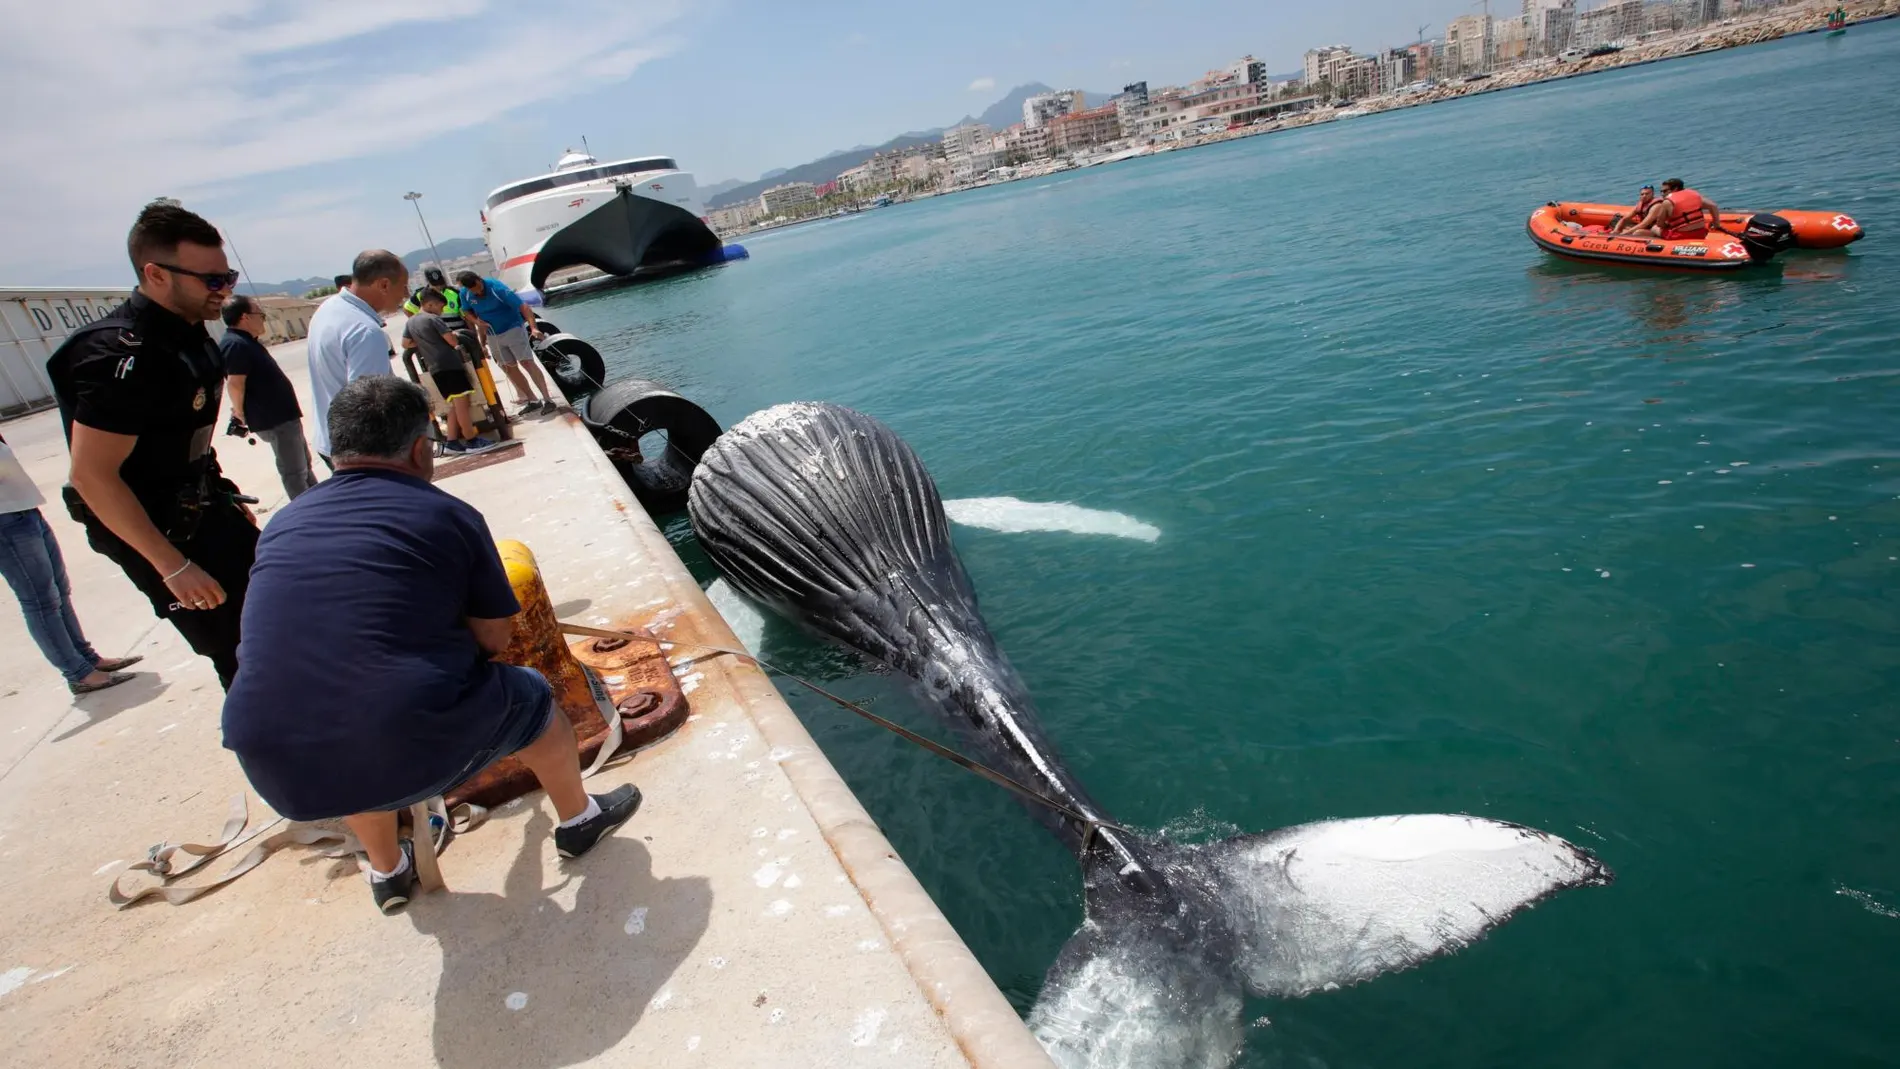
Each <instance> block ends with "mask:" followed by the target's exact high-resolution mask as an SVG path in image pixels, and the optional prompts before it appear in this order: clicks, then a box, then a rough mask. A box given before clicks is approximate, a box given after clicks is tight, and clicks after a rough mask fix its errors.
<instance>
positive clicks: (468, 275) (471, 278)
mask: <svg viewBox="0 0 1900 1069" xmlns="http://www.w3.org/2000/svg"><path fill="white" fill-rule="evenodd" d="M481 280H482V276H480V275H478V274H476V273H475V272H473V271H457V272H456V273H455V284H456V285H458V286H473V285H476V284H477V283H479V282H481Z"/></svg>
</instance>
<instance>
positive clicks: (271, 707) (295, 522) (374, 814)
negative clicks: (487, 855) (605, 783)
mask: <svg viewBox="0 0 1900 1069" xmlns="http://www.w3.org/2000/svg"><path fill="white" fill-rule="evenodd" d="M329 419H330V425H329V431H330V444H331V448H332V453H331V456H332V457H333V458H334V459H335V461H336V476H335V477H334V478H332V479H330V480H329V481H327V482H324V483H321V484H319V485H318V486H316V487H314V488H313V489H311V490H310V491H308V492H307V493H305V494H303V495H302V496H300V497H298V498H297V500H295V501H293V502H291V503H290V504H289V505H287V506H285V508H284V510H283V511H282V512H280V513H278V515H277V517H276V518H275V519H274V520H273V521H272V522H271V524H270V527H269V529H268V530H267V531H265V533H264V536H263V538H262V539H261V540H260V541H259V543H258V548H257V566H256V568H255V570H254V571H253V572H252V573H251V585H250V594H249V600H247V601H246V603H245V606H244V617H243V623H242V632H241V633H242V641H243V649H244V661H243V663H242V665H241V667H240V668H239V670H238V676H237V681H236V682H235V683H234V684H233V686H232V688H231V694H230V697H229V698H228V699H227V700H226V702H225V705H224V745H225V746H226V747H227V748H228V749H230V750H232V751H234V752H236V754H237V757H238V763H239V764H241V765H242V766H243V768H244V773H245V775H246V776H247V777H249V779H250V781H251V785H252V786H253V787H255V788H256V789H257V793H258V794H260V795H262V796H263V797H264V800H265V801H267V802H269V803H270V804H271V805H272V806H273V807H275V808H276V810H277V811H278V812H279V813H281V814H283V815H284V816H286V817H289V818H290V819H292V820H323V819H327V818H331V817H342V818H343V821H344V823H345V824H347V825H348V826H349V828H350V831H352V832H354V833H355V835H356V837H357V838H358V839H359V840H361V841H362V844H363V848H364V850H365V852H367V853H368V854H369V862H370V869H371V871H370V888H371V891H372V894H373V897H374V898H375V901H376V905H377V907H378V908H379V909H381V910H382V911H383V912H384V913H394V912H395V911H396V910H398V909H400V908H401V907H402V906H403V905H404V904H406V903H407V902H408V901H409V898H410V896H411V894H412V893H413V892H414V887H415V882H416V874H415V863H414V857H415V848H414V844H413V843H411V842H408V841H402V842H399V841H398V838H397V828H396V814H397V813H398V812H399V811H401V810H403V809H405V808H407V807H409V806H411V805H414V804H416V803H417V802H420V801H424V800H427V799H429V798H433V797H435V796H436V795H439V794H443V793H445V792H446V791H448V790H449V788H451V787H454V786H455V785H457V784H459V783H461V782H463V781H464V780H467V779H468V778H469V777H471V776H473V775H475V774H476V773H478V772H480V771H481V770H482V769H484V768H486V767H487V766H489V765H490V764H493V763H494V762H495V761H497V760H499V759H501V758H503V757H507V756H509V755H511V754H512V755H513V756H515V757H516V758H518V759H519V760H520V761H521V763H522V764H524V765H526V766H528V768H529V769H530V770H531V771H533V772H534V774H535V778H536V779H538V780H540V781H541V786H542V787H543V789H545V790H546V791H547V792H548V798H549V799H550V800H551V801H552V802H553V803H554V809H555V812H556V813H557V814H558V815H559V820H560V823H559V825H558V826H557V827H556V828H555V831H554V844H555V848H556V849H557V850H558V851H559V852H560V854H561V856H562V857H570V858H572V857H579V856H580V855H582V854H584V853H586V852H587V851H588V850H589V849H591V848H592V847H593V845H594V844H595V843H596V842H599V841H600V840H601V839H602V838H604V837H605V836H607V835H608V834H609V833H611V832H612V831H613V830H614V829H616V828H618V827H620V825H622V824H624V823H626V822H627V820H628V818H630V817H632V816H633V813H634V810H636V809H638V808H639V806H640V792H639V791H638V790H637V789H635V788H634V787H633V786H632V785H631V784H628V785H626V786H622V787H618V788H616V789H614V790H613V791H611V792H609V793H607V794H602V795H589V794H587V793H586V792H585V791H583V790H582V789H581V770H580V755H579V750H578V746H577V744H576V742H575V738H574V730H573V727H572V726H571V725H570V724H569V723H568V721H567V717H566V716H564V715H562V713H561V712H560V711H559V710H558V709H556V708H555V706H554V698H553V692H552V690H551V689H550V688H549V686H548V683H547V680H545V679H543V678H542V677H541V675H540V673H538V672H536V671H534V670H533V669H529V668H518V667H515V666H513V665H507V664H500V663H497V662H496V661H494V660H492V659H491V658H493V657H495V656H497V655H499V654H500V653H501V652H502V651H503V650H505V649H506V648H507V646H508V643H509V640H510V638H511V637H512V635H513V631H514V621H513V619H512V618H513V617H514V615H515V614H516V613H518V612H519V611H520V609H521V606H520V604H519V603H518V602H517V601H516V600H515V595H514V590H513V588H512V587H511V586H510V585H509V583H508V577H507V574H506V572H505V571H504V570H503V568H502V563H501V558H500V555H499V554H498V553H497V552H496V550H495V543H494V540H493V539H492V538H491V537H490V536H489V533H488V525H487V524H486V523H485V522H484V521H483V520H482V516H481V513H479V512H477V511H475V509H474V508H472V507H470V506H469V505H467V504H466V503H464V502H462V501H460V500H458V499H457V498H455V497H453V496H451V495H449V494H447V493H444V492H443V491H441V490H438V489H436V488H435V487H433V486H431V485H430V484H429V477H430V475H431V474H432V473H433V471H434V449H433V446H432V444H431V443H430V441H429V438H428V434H427V431H428V427H429V402H428V399H427V397H426V396H425V395H424V394H423V392H422V391H421V390H420V389H419V388H417V387H416V386H414V385H412V384H410V383H408V382H404V381H402V380H401V379H398V378H395V377H393V376H374V377H369V378H361V379H357V380H356V381H354V382H351V383H350V384H348V385H347V386H345V387H343V389H342V390H340V391H339V392H338V393H337V395H336V398H335V399H334V400H333V401H331V403H330V416H329ZM416 834H420V835H426V834H428V831H427V829H417V832H416Z"/></svg>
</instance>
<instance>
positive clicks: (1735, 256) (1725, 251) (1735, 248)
mask: <svg viewBox="0 0 1900 1069" xmlns="http://www.w3.org/2000/svg"><path fill="white" fill-rule="evenodd" d="M1722 255H1723V256H1726V257H1728V258H1729V259H1731V260H1745V259H1747V258H1748V250H1747V249H1744V248H1742V247H1741V246H1740V245H1724V246H1722Z"/></svg>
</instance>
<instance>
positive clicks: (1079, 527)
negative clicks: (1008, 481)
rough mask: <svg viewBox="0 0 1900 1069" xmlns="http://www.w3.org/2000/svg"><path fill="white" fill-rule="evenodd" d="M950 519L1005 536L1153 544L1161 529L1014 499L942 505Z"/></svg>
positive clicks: (965, 499) (1102, 514)
mask: <svg viewBox="0 0 1900 1069" xmlns="http://www.w3.org/2000/svg"><path fill="white" fill-rule="evenodd" d="M943 511H944V513H945V514H946V515H948V516H949V517H950V519H951V520H952V521H954V522H956V523H960V524H963V525H964V526H966V527H982V528H984V529H986V530H991V531H1002V532H1003V533H1005V534H1022V533H1025V532H1028V531H1066V532H1068V533H1070V534H1080V535H1111V536H1113V537H1115V538H1132V539H1135V540H1136V541H1140V542H1153V541H1155V540H1156V539H1158V538H1160V537H1161V528H1159V527H1156V526H1155V525H1153V524H1151V523H1143V522H1142V521H1140V520H1138V519H1135V518H1134V517H1133V516H1128V515H1125V514H1123V513H1120V512H1105V511H1102V510H1101V509H1090V508H1083V507H1082V506H1080V505H1071V504H1069V503H1068V502H1066V501H1023V500H1021V499H1019V498H1014V497H963V498H957V499H956V500H953V501H945V502H944V503H943Z"/></svg>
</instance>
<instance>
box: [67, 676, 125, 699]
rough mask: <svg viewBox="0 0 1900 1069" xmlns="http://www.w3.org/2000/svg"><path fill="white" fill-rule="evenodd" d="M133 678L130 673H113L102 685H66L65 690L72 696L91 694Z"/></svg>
mask: <svg viewBox="0 0 1900 1069" xmlns="http://www.w3.org/2000/svg"><path fill="white" fill-rule="evenodd" d="M135 678H137V677H136V675H135V674H134V673H132V672H114V673H112V674H111V675H109V676H107V677H106V681H105V682H104V683H68V684H66V688H67V689H68V690H70V691H72V692H73V693H74V694H92V693H95V692H97V691H102V690H106V689H108V688H110V687H116V686H118V685H119V684H121V683H125V682H129V681H131V680H132V679H135Z"/></svg>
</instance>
